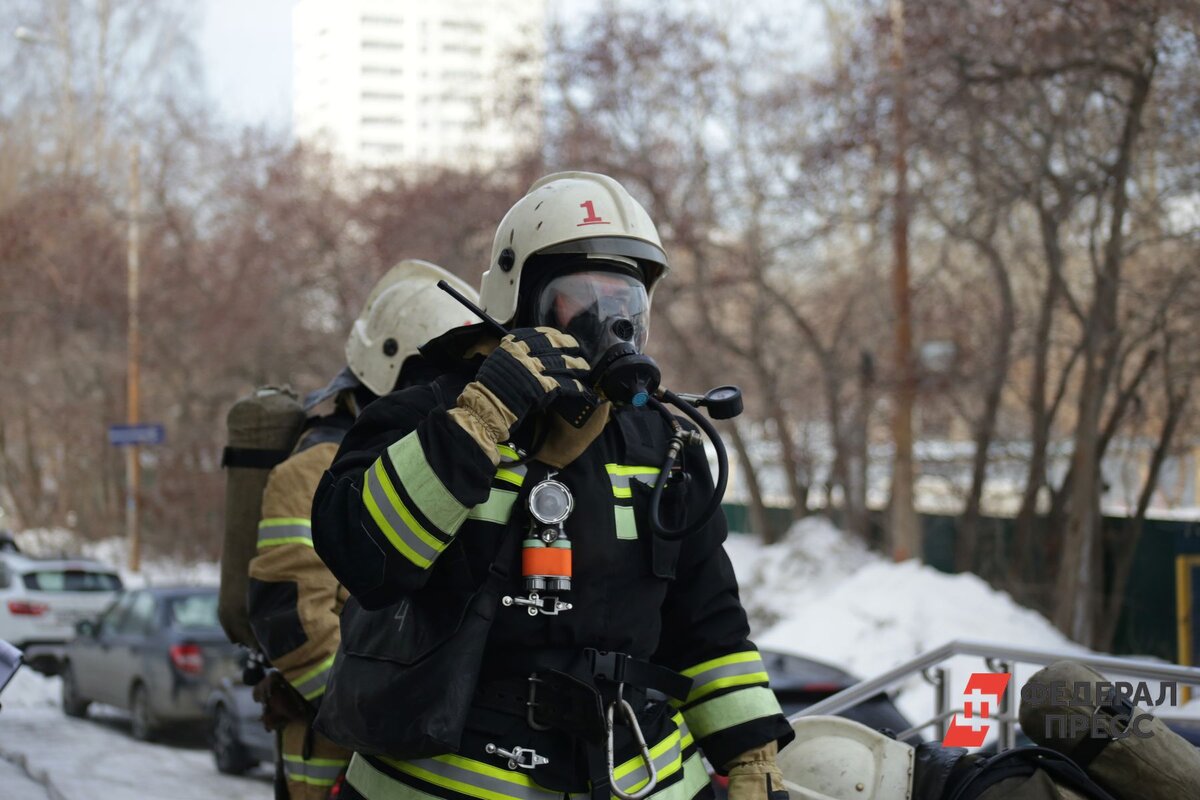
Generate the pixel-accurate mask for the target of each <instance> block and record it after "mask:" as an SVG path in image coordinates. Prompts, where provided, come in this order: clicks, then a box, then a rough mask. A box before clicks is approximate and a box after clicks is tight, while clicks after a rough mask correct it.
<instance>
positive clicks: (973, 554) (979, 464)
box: [954, 242, 1017, 572]
mask: <svg viewBox="0 0 1200 800" xmlns="http://www.w3.org/2000/svg"><path fill="white" fill-rule="evenodd" d="M977 244H978V246H979V249H980V250H981V251H982V252H983V255H984V257H985V258H986V260H987V262H988V265H989V267H990V268H991V272H992V278H993V279H994V280H995V281H996V289H997V291H998V292H999V294H1000V318H999V320H998V323H997V325H996V332H995V336H996V349H995V350H994V351H993V353H992V371H991V373H990V374H989V376H988V381H987V385H986V386H985V387H984V400H983V413H982V414H981V415H980V417H979V419H978V421H977V422H976V425H975V437H974V439H975V454H974V459H973V463H972V466H971V489H970V492H969V493H968V495H967V503H966V507H965V509H964V510H963V518H962V522H961V524H960V525H959V529H958V537H957V538H958V541H957V546H956V547H955V565H954V566H955V569H957V570H958V571H959V572H967V571H973V570H975V569H977V563H976V562H977V561H978V541H979V520H980V517H981V516H982V514H981V505H982V502H983V487H984V484H985V483H986V481H987V467H988V461H989V459H988V450H989V449H990V448H991V445H992V437H993V436H994V435H995V432H996V417H997V415H998V414H999V413H1000V400H1001V399H1002V397H1003V395H1004V386H1005V384H1006V383H1007V382H1008V364H1009V358H1010V354H1011V350H1012V337H1013V331H1015V330H1016V327H1017V312H1016V302H1015V300H1014V299H1013V292H1012V284H1011V283H1010V281H1009V278H1008V270H1007V268H1006V267H1005V265H1004V262H1003V260H1002V259H1001V258H1000V254H999V253H998V252H997V251H996V249H995V248H994V247H993V246H992V245H991V243H990V242H981V243H977Z"/></svg>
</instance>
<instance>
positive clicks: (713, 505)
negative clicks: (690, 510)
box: [647, 389, 729, 541]
mask: <svg viewBox="0 0 1200 800" xmlns="http://www.w3.org/2000/svg"><path fill="white" fill-rule="evenodd" d="M659 394H660V395H661V396H662V399H663V400H666V401H667V402H668V403H670V404H671V405H673V406H675V407H676V408H678V409H679V410H680V411H682V412H683V413H684V414H685V415H686V416H687V417H688V418H689V419H690V420H692V422H694V423H696V425H697V426H699V428H700V429H701V430H702V431H704V434H705V436H707V437H708V439H709V441H711V442H712V443H713V449H715V450H716V451H717V482H716V485H715V486H714V487H713V492H712V496H711V497H710V498H709V499H708V503H706V504H705V506H704V509H703V511H701V512H700V515H699V516H698V517H697V518H696V519H694V520H693V521H691V522H687V521H685V522H684V524H683V525H682V526H681V527H679V528H668V527H666V526H665V525H663V523H662V518H661V516H660V513H659V512H660V509H661V505H662V495H663V489H664V488H666V485H667V481H669V480H670V479H671V468H672V467H674V466H675V460H676V459H677V458H678V457H679V454H680V453H681V452H682V451H683V447H684V445H685V444H686V443H687V441H688V440H690V439H692V437H696V438H699V437H698V436H697V435H696V434H695V433H693V432H691V431H687V430H685V429H684V427H683V426H682V425H680V424H679V420H677V419H675V416H674V415H673V414H672V413H671V412H670V410H669V409H668V408H667V407H666V405H664V404H663V402H662V401H661V400H659V399H658V398H657V397H655V396H654V395H650V396H649V399H648V401H647V402H648V404H649V405H650V407H651V408H653V409H654V410H655V411H657V412H658V413H659V414H661V415H662V416H663V417H664V418H665V419H666V420H667V422H668V424H670V425H671V429H672V431H673V435H672V436H671V443H670V445H669V446H668V447H667V455H666V457H665V458H664V459H663V463H662V468H661V469H660V471H659V473H658V479H657V480H655V482H654V490H653V491H652V492H651V494H650V509H649V515H650V530H651V531H652V532H653V533H654V534H655V535H656V536H661V537H662V538H664V539H667V540H670V541H675V540H678V539H682V538H683V537H685V536H688V535H689V534H692V533H695V532H696V531H698V530H700V528H702V527H704V526H705V525H706V524H708V521H709V520H710V519H712V517H713V515H714V514H716V513H717V510H718V509H719V508H720V507H721V499H722V498H724V497H725V487H726V485H727V484H728V482H729V455H728V454H727V453H726V452H725V445H724V443H723V442H722V441H721V435H720V434H719V433H717V429H716V428H715V427H714V426H713V424H712V423H711V422H709V421H708V419H707V418H706V417H705V416H704V415H703V414H702V413H700V410H699V409H697V408H696V407H695V406H693V405H692V404H691V403H689V402H687V401H686V400H683V399H682V398H680V397H679V396H678V395H676V394H675V393H674V392H672V391H671V390H669V389H660V390H659Z"/></svg>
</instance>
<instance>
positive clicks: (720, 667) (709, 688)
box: [672, 650, 770, 706]
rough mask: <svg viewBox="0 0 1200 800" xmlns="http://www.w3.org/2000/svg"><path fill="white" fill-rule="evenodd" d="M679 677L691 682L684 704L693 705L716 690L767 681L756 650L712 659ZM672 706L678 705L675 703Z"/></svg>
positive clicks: (674, 701)
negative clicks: (684, 677)
mask: <svg viewBox="0 0 1200 800" xmlns="http://www.w3.org/2000/svg"><path fill="white" fill-rule="evenodd" d="M683 674H684V675H686V676H687V677H689V678H691V679H692V691H691V692H690V693H689V694H688V697H687V700H686V702H687V703H694V702H696V701H697V700H699V699H701V698H702V697H707V696H708V695H710V694H712V693H713V692H715V691H718V690H720V689H728V688H731V687H734V686H749V685H751V684H755V683H766V682H767V681H768V680H769V679H770V676H768V675H767V671H766V669H765V668H764V667H763V663H762V658H761V657H760V656H759V654H758V651H756V650H748V651H746V652H742V653H733V654H732V655H728V656H722V657H721V658H714V659H712V660H710V661H705V662H704V663H703V664H698V665H696V666H694V667H689V668H688V669H686V670H684V671H683ZM672 703H673V704H674V705H676V706H678V705H681V703H679V701H677V700H673V701H672Z"/></svg>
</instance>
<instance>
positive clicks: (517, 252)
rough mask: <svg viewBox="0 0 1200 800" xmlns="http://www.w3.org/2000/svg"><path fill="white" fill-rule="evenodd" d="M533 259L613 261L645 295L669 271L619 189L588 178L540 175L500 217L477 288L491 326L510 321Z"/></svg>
mask: <svg viewBox="0 0 1200 800" xmlns="http://www.w3.org/2000/svg"><path fill="white" fill-rule="evenodd" d="M533 256H565V257H574V258H575V259H576V260H580V261H582V260H583V259H598V260H604V259H605V257H606V256H607V257H613V258H612V259H611V261H613V262H617V263H620V264H629V265H631V267H632V268H633V269H636V270H638V271H639V272H640V279H641V281H642V282H643V283H644V284H645V287H646V292H647V294H652V293H653V291H654V287H655V285H656V284H657V283H658V280H659V279H660V278H661V277H662V276H663V275H665V274H666V272H667V269H668V267H667V257H666V254H665V253H664V252H663V246H662V241H661V240H660V239H659V237H658V231H657V230H656V229H655V227H654V223H653V222H652V221H651V220H650V216H649V215H648V214H647V213H646V210H645V209H644V208H642V206H641V204H639V203H638V201H636V200H634V199H633V197H632V196H631V195H630V194H629V192H627V191H626V190H625V187H623V186H622V185H621V184H619V183H617V182H616V181H615V180H613V179H612V178H610V177H608V176H607V175H599V174H596V173H594V172H556V173H554V174H552V175H547V176H545V177H544V178H541V179H540V180H538V181H537V182H536V183H534V184H533V186H531V187H530V188H529V192H528V194H526V195H525V196H524V197H523V198H521V199H520V200H518V201H517V203H516V205H514V206H513V207H512V208H511V209H509V211H508V213H507V214H505V215H504V219H503V220H501V222H500V227H499V228H497V229H496V238H495V240H494V242H493V243H492V260H491V265H490V266H489V268H488V271H487V272H485V273H483V283H482V285H481V286H480V297H481V300H482V303H481V304H482V306H483V310H484V311H486V312H488V314H489V315H491V316H492V317H494V318H495V319H496V321H497V322H500V323H501V324H508V323H511V322H512V321H513V318H514V317H515V316H516V315H517V310H518V305H519V301H520V298H521V286H522V283H525V284H529V282H530V281H531V280H533V279H536V278H537V277H540V276H536V275H531V274H530V272H531V270H529V269H526V266H527V264H528V262H529V260H530V258H531V257H533Z"/></svg>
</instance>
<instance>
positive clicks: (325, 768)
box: [283, 755, 346, 786]
mask: <svg viewBox="0 0 1200 800" xmlns="http://www.w3.org/2000/svg"><path fill="white" fill-rule="evenodd" d="M345 768H346V761H345V760H344V759H337V758H311V759H309V760H308V761H305V760H304V759H303V758H301V757H300V756H290V755H285V756H284V757H283V771H284V772H285V773H286V774H287V778H288V780H289V781H296V782H297V783H311V784H313V785H314V786H333V784H334V783H335V782H336V781H337V778H338V775H341V774H342V770H344V769H345Z"/></svg>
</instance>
